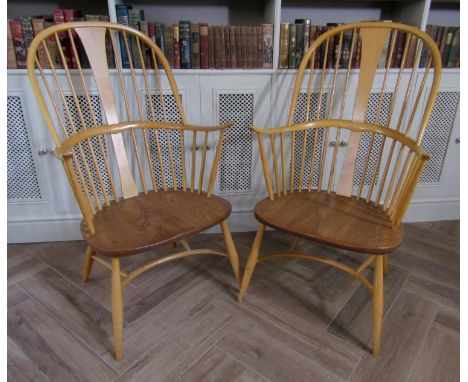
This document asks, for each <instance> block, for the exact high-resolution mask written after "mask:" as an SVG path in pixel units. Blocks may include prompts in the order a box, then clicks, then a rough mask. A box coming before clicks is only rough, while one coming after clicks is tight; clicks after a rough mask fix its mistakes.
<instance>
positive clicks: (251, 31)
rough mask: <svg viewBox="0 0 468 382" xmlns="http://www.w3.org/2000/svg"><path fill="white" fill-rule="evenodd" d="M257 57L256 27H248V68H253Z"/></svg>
mask: <svg viewBox="0 0 468 382" xmlns="http://www.w3.org/2000/svg"><path fill="white" fill-rule="evenodd" d="M256 61H257V60H256V58H255V28H253V27H252V26H248V27H247V69H253V68H254V67H255V64H256Z"/></svg>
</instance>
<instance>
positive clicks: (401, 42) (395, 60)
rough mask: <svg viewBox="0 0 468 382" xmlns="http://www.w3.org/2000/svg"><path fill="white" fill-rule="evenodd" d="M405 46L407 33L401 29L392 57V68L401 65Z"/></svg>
mask: <svg viewBox="0 0 468 382" xmlns="http://www.w3.org/2000/svg"><path fill="white" fill-rule="evenodd" d="M404 46H405V33H404V32H403V31H399V32H398V35H397V38H396V42H395V47H394V52H393V57H392V64H391V67H392V68H399V67H400V65H401V59H402V58H403V49H404Z"/></svg>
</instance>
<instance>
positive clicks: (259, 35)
mask: <svg viewBox="0 0 468 382" xmlns="http://www.w3.org/2000/svg"><path fill="white" fill-rule="evenodd" d="M255 38H256V43H255V49H256V52H257V53H256V57H257V65H256V66H255V67H256V68H258V69H261V68H263V26H262V25H257V26H256V27H255Z"/></svg>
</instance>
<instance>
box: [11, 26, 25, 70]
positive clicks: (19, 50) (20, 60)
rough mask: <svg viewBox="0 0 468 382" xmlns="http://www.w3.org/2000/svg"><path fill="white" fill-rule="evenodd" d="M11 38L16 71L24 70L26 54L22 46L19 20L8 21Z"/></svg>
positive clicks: (21, 30)
mask: <svg viewBox="0 0 468 382" xmlns="http://www.w3.org/2000/svg"><path fill="white" fill-rule="evenodd" d="M10 29H11V37H12V39H13V46H14V48H15V56H16V64H17V68H18V69H26V60H27V56H28V52H27V50H26V45H25V44H24V37H23V29H22V26H21V20H20V19H14V20H11V21H10Z"/></svg>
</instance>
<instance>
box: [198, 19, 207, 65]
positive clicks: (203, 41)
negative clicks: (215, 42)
mask: <svg viewBox="0 0 468 382" xmlns="http://www.w3.org/2000/svg"><path fill="white" fill-rule="evenodd" d="M208 50H209V49H208V24H207V23H200V68H201V69H208V67H209V63H208V54H209V52H208Z"/></svg>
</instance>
